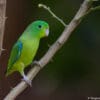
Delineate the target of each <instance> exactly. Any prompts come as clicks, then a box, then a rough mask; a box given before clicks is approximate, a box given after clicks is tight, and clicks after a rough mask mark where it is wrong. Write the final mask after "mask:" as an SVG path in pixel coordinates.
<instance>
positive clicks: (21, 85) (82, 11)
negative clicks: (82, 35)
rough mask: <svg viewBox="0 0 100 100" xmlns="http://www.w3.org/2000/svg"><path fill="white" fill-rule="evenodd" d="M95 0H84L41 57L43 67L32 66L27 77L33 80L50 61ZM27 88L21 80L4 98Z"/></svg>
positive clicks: (9, 99) (10, 97) (11, 98)
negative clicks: (60, 33)
mask: <svg viewBox="0 0 100 100" xmlns="http://www.w3.org/2000/svg"><path fill="white" fill-rule="evenodd" d="M92 2H93V1H88V0H84V2H83V4H82V5H81V7H80V9H79V10H78V12H77V13H76V15H75V17H74V18H73V19H72V21H71V22H70V23H69V25H68V27H67V28H65V30H64V31H63V32H62V35H61V36H60V37H59V38H58V39H57V41H56V42H55V43H54V44H53V45H52V46H51V47H50V48H49V50H48V51H47V53H46V54H45V55H44V56H43V57H42V58H41V59H40V61H39V64H41V68H40V67H39V66H34V68H32V69H31V70H30V71H29V73H28V75H27V77H28V78H29V79H30V80H32V79H34V77H35V76H36V75H37V74H38V72H39V71H40V70H41V69H42V68H44V66H45V65H46V64H47V63H49V61H50V60H51V59H52V57H53V56H54V55H55V53H56V52H57V51H58V50H59V49H60V48H61V47H62V46H63V44H64V43H65V42H66V41H67V40H68V38H69V36H70V35H71V33H72V32H73V31H74V30H75V28H76V27H77V26H78V25H79V23H80V22H81V20H82V19H80V18H81V17H82V16H84V15H85V13H87V11H88V9H89V8H90V6H91V5H92ZM26 88H27V84H26V83H25V82H23V81H21V82H20V83H19V84H18V85H17V86H16V87H15V88H13V89H12V90H11V91H10V92H9V93H8V95H7V96H6V97H5V98H4V100H14V99H15V98H16V97H17V96H18V95H19V94H21V93H22V92H23V91H24V90H25V89H26Z"/></svg>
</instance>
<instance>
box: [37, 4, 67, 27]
mask: <svg viewBox="0 0 100 100" xmlns="http://www.w3.org/2000/svg"><path fill="white" fill-rule="evenodd" d="M38 7H43V8H44V9H45V10H47V11H48V12H49V13H50V14H51V15H52V16H53V17H54V18H55V19H56V20H58V21H59V22H60V23H61V24H62V25H63V26H65V27H67V25H66V23H65V22H64V21H63V20H62V19H61V18H59V17H58V16H56V14H55V13H53V11H52V10H51V9H50V7H47V6H46V5H44V4H38Z"/></svg>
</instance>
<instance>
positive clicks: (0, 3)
mask: <svg viewBox="0 0 100 100" xmlns="http://www.w3.org/2000/svg"><path fill="white" fill-rule="evenodd" d="M5 15H6V0H0V55H1V53H2V51H3V50H4V49H3V47H2V45H3V37H4V30H5V20H6V17H5Z"/></svg>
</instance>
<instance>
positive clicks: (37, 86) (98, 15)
mask: <svg viewBox="0 0 100 100" xmlns="http://www.w3.org/2000/svg"><path fill="white" fill-rule="evenodd" d="M82 2H83V0H75V1H73V0H7V13H6V16H7V17H8V18H7V21H6V27H5V36H4V44H3V46H4V48H5V49H6V51H5V52H3V54H2V56H1V57H0V100H3V98H4V97H5V96H6V95H7V93H8V92H9V91H10V90H11V89H13V87H15V86H16V85H17V84H18V83H19V82H20V81H21V78H22V77H21V76H20V75H19V73H17V72H16V73H14V74H12V75H10V76H9V77H5V73H4V72H5V70H6V68H7V63H8V58H9V55H10V50H11V48H12V45H13V44H14V43H15V42H16V40H17V39H18V37H19V36H20V35H21V34H22V32H23V31H24V29H25V28H26V27H27V25H28V24H29V23H31V22H32V21H35V20H38V19H41V20H45V21H47V22H48V23H49V25H50V35H49V37H48V38H44V39H42V40H41V43H40V47H39V50H38V53H37V55H36V57H35V60H39V59H40V58H41V57H42V56H43V55H44V54H45V53H46V51H47V50H48V48H49V47H48V45H52V44H53V43H54V42H55V40H56V39H57V38H58V37H59V36H60V35H61V33H62V31H63V30H64V27H63V25H62V24H61V23H59V22H58V21H57V20H56V19H54V18H53V17H52V16H51V15H50V14H49V13H48V12H47V11H46V10H44V9H42V8H41V9H40V8H38V7H37V5H38V4H39V3H43V4H46V5H47V6H49V7H50V8H51V9H52V11H53V12H55V14H56V15H57V16H59V17H60V18H62V19H63V20H64V21H65V22H66V24H68V23H69V22H70V21H71V19H72V18H73V16H74V15H75V14H76V12H77V10H78V9H79V7H80V4H81V3H82ZM96 5H100V1H98V2H95V3H94V5H93V6H96ZM30 68H31V67H29V68H27V69H26V73H27V71H28V70H29V69H30ZM88 97H100V10H99V11H95V12H92V13H90V14H89V15H88V16H87V17H86V18H84V20H83V21H82V22H81V24H80V25H79V26H78V27H77V29H76V30H75V31H74V32H73V33H72V34H71V36H70V38H69V40H68V41H67V43H66V44H65V45H64V46H63V47H62V49H61V50H59V52H57V53H56V55H55V56H54V58H53V60H52V62H50V63H49V64H48V65H46V66H45V68H44V69H43V70H41V71H40V72H39V73H38V75H37V76H36V77H35V79H34V80H33V86H32V88H27V89H26V90H25V91H24V92H23V93H22V94H20V95H19V96H18V97H17V98H16V100H88Z"/></svg>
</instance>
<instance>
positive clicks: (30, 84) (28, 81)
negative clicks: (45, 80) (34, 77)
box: [22, 76, 32, 87]
mask: <svg viewBox="0 0 100 100" xmlns="http://www.w3.org/2000/svg"><path fill="white" fill-rule="evenodd" d="M22 80H23V81H24V82H26V83H27V84H28V85H29V86H30V87H32V81H31V80H29V79H28V77H27V76H24V77H23V79H22Z"/></svg>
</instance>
